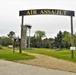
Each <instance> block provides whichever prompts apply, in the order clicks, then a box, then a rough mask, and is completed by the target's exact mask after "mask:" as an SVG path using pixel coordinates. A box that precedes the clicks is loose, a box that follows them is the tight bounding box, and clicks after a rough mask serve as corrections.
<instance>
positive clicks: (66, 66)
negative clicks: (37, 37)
mask: <svg viewBox="0 0 76 75" xmlns="http://www.w3.org/2000/svg"><path fill="white" fill-rule="evenodd" d="M28 54H31V55H34V56H36V59H33V60H22V61H18V62H19V63H24V64H31V65H35V66H40V67H45V68H50V69H56V70H62V71H68V72H75V73H76V63H73V62H69V61H65V60H61V59H56V58H54V57H50V56H45V55H40V54H34V53H28Z"/></svg>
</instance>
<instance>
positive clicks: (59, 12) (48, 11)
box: [19, 9, 75, 16]
mask: <svg viewBox="0 0 76 75" xmlns="http://www.w3.org/2000/svg"><path fill="white" fill-rule="evenodd" d="M42 14H43V15H44V14H52V15H64V16H75V14H74V11H68V10H56V9H38V10H35V9H34V10H23V11H19V16H24V15H42Z"/></svg>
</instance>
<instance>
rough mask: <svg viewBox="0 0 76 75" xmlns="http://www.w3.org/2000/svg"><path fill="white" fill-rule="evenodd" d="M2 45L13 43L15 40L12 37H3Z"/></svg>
mask: <svg viewBox="0 0 76 75" xmlns="http://www.w3.org/2000/svg"><path fill="white" fill-rule="evenodd" d="M1 45H2V46H8V45H13V40H12V38H8V37H2V42H1Z"/></svg>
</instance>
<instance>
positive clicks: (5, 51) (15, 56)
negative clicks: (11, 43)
mask: <svg viewBox="0 0 76 75" xmlns="http://www.w3.org/2000/svg"><path fill="white" fill-rule="evenodd" d="M34 58H35V57H34V56H31V55H28V54H25V53H21V54H20V53H18V52H15V53H13V49H10V48H7V47H3V48H2V49H0V59H5V60H9V61H17V60H29V59H34Z"/></svg>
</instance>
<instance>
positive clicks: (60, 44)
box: [55, 31, 63, 48]
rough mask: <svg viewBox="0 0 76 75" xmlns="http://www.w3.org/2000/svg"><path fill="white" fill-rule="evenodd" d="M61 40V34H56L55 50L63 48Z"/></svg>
mask: <svg viewBox="0 0 76 75" xmlns="http://www.w3.org/2000/svg"><path fill="white" fill-rule="evenodd" d="M62 39H63V34H62V32H61V31H59V33H58V34H57V37H55V46H56V47H57V48H62V46H63V43H62Z"/></svg>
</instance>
